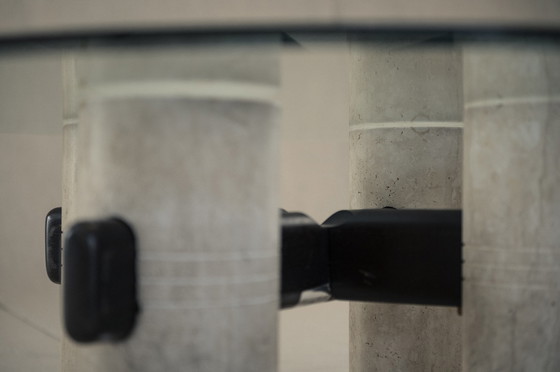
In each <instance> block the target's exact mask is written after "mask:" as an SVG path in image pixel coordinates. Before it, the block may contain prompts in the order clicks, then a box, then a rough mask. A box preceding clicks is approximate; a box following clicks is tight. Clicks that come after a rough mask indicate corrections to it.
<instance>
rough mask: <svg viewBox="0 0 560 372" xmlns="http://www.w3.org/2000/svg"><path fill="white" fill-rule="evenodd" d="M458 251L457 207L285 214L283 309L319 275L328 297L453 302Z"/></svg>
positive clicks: (457, 299) (457, 293) (457, 296)
mask: <svg viewBox="0 0 560 372" xmlns="http://www.w3.org/2000/svg"><path fill="white" fill-rule="evenodd" d="M292 216H294V217H292ZM288 217H290V218H288ZM461 256H462V243H461V211H460V210H397V209H371V210H353V211H340V212H337V213H335V214H334V215H333V216H331V217H330V218H329V219H328V220H327V221H325V222H324V223H323V225H321V226H319V225H317V224H315V223H314V222H313V221H312V220H310V219H309V218H308V217H306V216H305V215H303V214H294V213H292V214H284V216H283V219H282V259H283V260H282V296H281V297H282V307H283V308H284V307H289V306H294V305H297V302H298V301H299V294H301V293H302V292H303V291H305V290H308V289H310V288H312V287H313V286H315V284H317V283H320V282H324V281H325V280H326V281H327V283H328V285H329V286H330V288H329V289H330V294H331V297H332V299H338V300H349V301H365V302H392V303H406V304H421V305H441V306H458V307H460V306H461V281H462V275H461V265H462V257H461Z"/></svg>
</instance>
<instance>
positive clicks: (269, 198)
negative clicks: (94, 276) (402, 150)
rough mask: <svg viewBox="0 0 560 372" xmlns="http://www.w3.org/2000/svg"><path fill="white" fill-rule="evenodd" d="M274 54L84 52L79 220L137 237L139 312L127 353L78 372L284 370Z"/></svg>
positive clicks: (105, 356) (86, 364) (101, 350)
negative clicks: (121, 227)
mask: <svg viewBox="0 0 560 372" xmlns="http://www.w3.org/2000/svg"><path fill="white" fill-rule="evenodd" d="M278 52H279V50H278V44H277V41H276V40H275V39H274V40H273V38H270V39H267V40H262V39H261V40H255V39H253V40H250V39H243V40H232V39H225V40H215V39H207V40H204V41H203V42H201V43H197V42H195V41H193V40H192V39H191V40H181V39H175V40H164V41H162V40H155V42H154V43H151V42H150V41H146V42H143V43H138V44H136V45H121V46H119V48H112V47H108V48H105V47H103V46H101V45H92V46H91V47H90V48H89V51H88V52H87V53H84V56H83V63H84V65H83V71H84V75H83V76H84V77H83V80H82V81H81V82H80V84H81V86H82V87H83V91H82V94H83V97H84V98H83V101H82V105H83V107H82V108H81V110H80V130H79V140H78V144H79V149H80V151H79V159H78V164H79V166H78V195H77V199H76V215H77V219H96V218H106V217H110V216H119V217H121V218H122V219H124V220H125V221H127V222H128V223H129V224H130V225H131V226H132V228H133V230H134V232H135V235H136V240H137V249H138V251H137V253H138V263H137V266H138V280H139V282H138V288H139V301H140V307H141V313H140V315H139V317H138V319H137V324H136V327H135V330H134V332H133V334H132V336H131V337H130V338H129V339H127V340H126V341H124V342H120V343H102V344H96V345H91V346H80V347H79V349H80V350H79V359H80V360H81V362H82V363H81V366H80V367H79V368H78V369H79V370H80V371H99V372H101V371H103V372H106V371H115V372H117V371H135V372H138V371H140V372H141V371H213V372H214V371H243V372H246V371H258V372H261V371H275V370H276V364H277V361H276V359H277V358H276V354H277V350H276V349H277V340H276V339H277V332H276V328H277V309H278V290H279V288H278V276H279V268H278V264H279V262H278V239H277V238H278V236H277V235H278V230H279V229H278V200H277V190H276V189H277V180H276V169H277V164H276V163H277V141H278V138H277V137H278V136H277V134H276V131H277V127H276V125H277V118H278V109H277V106H276V93H277V86H278V75H279V66H278ZM81 69H82V65H80V70H81Z"/></svg>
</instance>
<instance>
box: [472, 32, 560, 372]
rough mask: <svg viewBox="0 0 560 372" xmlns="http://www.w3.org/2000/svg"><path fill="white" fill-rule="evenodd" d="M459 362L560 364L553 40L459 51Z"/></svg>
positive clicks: (559, 77)
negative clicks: (462, 71) (461, 70)
mask: <svg viewBox="0 0 560 372" xmlns="http://www.w3.org/2000/svg"><path fill="white" fill-rule="evenodd" d="M464 55H465V75H464V78H465V96H466V102H465V182H464V185H465V192H464V206H465V208H464V214H463V219H464V225H463V237H464V242H465V248H464V258H465V266H464V277H465V282H464V287H463V288H464V322H463V328H464V340H465V341H464V365H465V370H468V371H488V370H508V371H527V370H535V371H557V370H559V369H560V357H559V354H558V350H559V349H560V321H559V316H558V306H559V305H558V298H559V295H560V286H559V284H558V283H559V281H560V269H559V267H560V265H559V264H560V245H559V242H560V192H559V191H558V185H559V184H560V162H559V161H558V159H559V157H560V146H559V144H560V99H559V93H560V73H559V71H560V44H558V42H540V43H535V42H521V41H518V42H511V43H503V44H501V45H496V44H487V45H468V46H467V47H466V48H465V53H464Z"/></svg>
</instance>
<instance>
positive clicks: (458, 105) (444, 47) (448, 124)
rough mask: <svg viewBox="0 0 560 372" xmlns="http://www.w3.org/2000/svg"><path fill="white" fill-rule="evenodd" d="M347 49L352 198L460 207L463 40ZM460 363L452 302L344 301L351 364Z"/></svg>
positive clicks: (432, 366)
mask: <svg viewBox="0 0 560 372" xmlns="http://www.w3.org/2000/svg"><path fill="white" fill-rule="evenodd" d="M350 51H351V69H350V207H351V208H354V209H361V208H383V207H387V206H389V207H394V208H399V209H400V208H413V209H414V208H425V209H459V208H461V164H462V101H463V98H462V84H461V79H462V77H461V59H460V58H461V56H460V52H459V49H458V48H456V47H455V46H454V45H453V44H452V43H451V42H449V41H443V42H441V41H440V42H436V41H434V40H424V39H418V40H410V41H408V42H398V43H395V42H393V43H390V42H379V41H377V42H374V41H368V40H367V39H363V38H352V39H351V40H350ZM426 254H429V252H426ZM460 365H461V323H460V317H459V314H458V309H457V308H447V307H434V306H419V305H403V304H383V303H359V302H356V303H350V370H351V371H428V370H433V371H458V370H459V369H460Z"/></svg>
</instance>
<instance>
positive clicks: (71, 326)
mask: <svg viewBox="0 0 560 372" xmlns="http://www.w3.org/2000/svg"><path fill="white" fill-rule="evenodd" d="M63 274H64V281H63V283H62V284H63V311H64V324H65V327H66V331H67V333H68V334H69V335H70V337H72V339H74V340H75V341H78V342H92V341H99V340H122V339H125V338H126V337H128V335H129V334H130V333H131V332H132V330H133V328H134V323H135V320H136V315H137V313H138V303H137V300H136V249H135V239H134V234H133V232H132V229H131V228H130V227H129V226H128V225H127V224H126V223H125V222H123V221H122V220H119V219H115V218H111V219H107V220H100V221H94V222H82V223H78V224H75V225H74V226H72V227H71V228H70V229H69V231H68V232H67V234H65V240H64V266H63Z"/></svg>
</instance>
